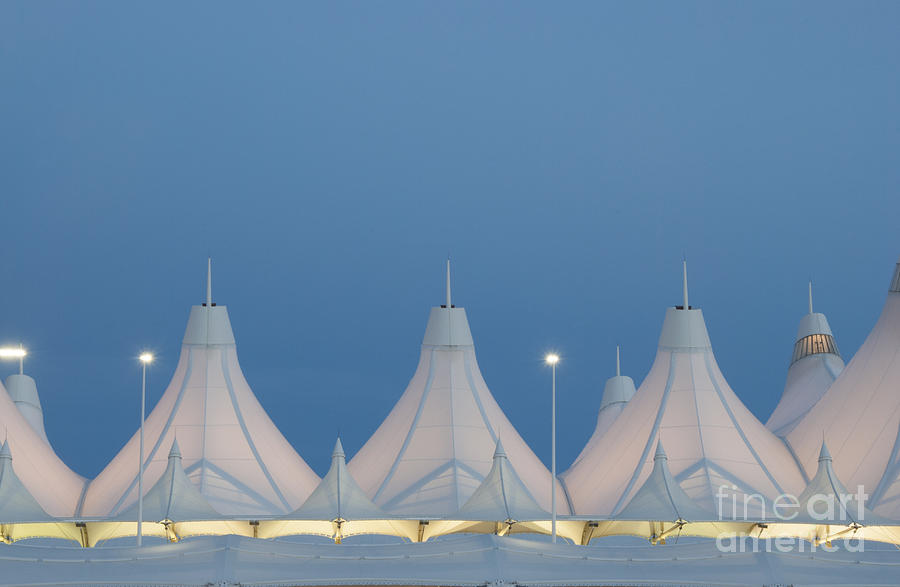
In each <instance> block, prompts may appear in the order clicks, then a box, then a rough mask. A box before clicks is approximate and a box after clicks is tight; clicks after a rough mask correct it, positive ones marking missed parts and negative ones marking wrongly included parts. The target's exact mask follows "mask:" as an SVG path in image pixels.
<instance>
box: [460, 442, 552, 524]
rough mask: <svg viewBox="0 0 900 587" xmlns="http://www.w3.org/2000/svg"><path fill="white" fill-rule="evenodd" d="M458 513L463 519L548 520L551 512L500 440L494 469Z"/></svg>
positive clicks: (492, 468) (495, 453)
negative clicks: (518, 471) (519, 472)
mask: <svg viewBox="0 0 900 587" xmlns="http://www.w3.org/2000/svg"><path fill="white" fill-rule="evenodd" d="M455 517H458V518H459V519H460V520H479V521H491V522H497V521H500V522H525V521H536V520H548V519H549V518H550V514H548V513H547V511H546V510H545V509H543V508H542V507H541V506H539V505H538V503H537V502H536V501H535V500H534V498H533V497H532V496H531V493H530V492H529V491H528V488H527V487H525V484H524V483H522V480H521V479H520V478H519V476H518V475H517V474H516V471H515V469H514V468H513V466H512V465H511V464H510V462H509V458H508V457H507V456H506V451H504V450H503V445H502V444H501V443H500V441H499V440H498V441H497V447H496V449H495V450H494V463H493V465H491V470H490V471H489V472H488V474H487V476H486V477H485V478H484V481H482V482H481V485H479V486H478V489H476V490H475V493H473V494H472V496H471V497H470V498H469V499H468V501H466V503H465V504H463V506H462V507H461V508H459V512H457V514H456V516H455Z"/></svg>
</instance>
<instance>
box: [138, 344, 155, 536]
mask: <svg viewBox="0 0 900 587" xmlns="http://www.w3.org/2000/svg"><path fill="white" fill-rule="evenodd" d="M138 358H139V359H140V360H141V443H140V444H141V446H140V450H139V452H140V454H139V455H138V460H139V462H138V519H137V545H138V546H140V545H141V540H142V538H143V532H142V530H143V529H142V528H141V526H142V524H143V523H144V407H145V406H146V403H147V400H146V398H147V365H149V364H150V363H152V362H153V355H151V354H150V353H141V356H140V357H138Z"/></svg>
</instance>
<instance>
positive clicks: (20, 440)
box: [0, 384, 137, 517]
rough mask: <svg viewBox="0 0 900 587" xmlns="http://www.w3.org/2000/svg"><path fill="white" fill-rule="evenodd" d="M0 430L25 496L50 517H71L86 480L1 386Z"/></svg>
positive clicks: (0, 385)
mask: <svg viewBox="0 0 900 587" xmlns="http://www.w3.org/2000/svg"><path fill="white" fill-rule="evenodd" d="M0 430H3V431H4V433H5V435H6V439H7V442H8V443H9V448H10V450H11V452H12V453H13V454H15V455H16V475H17V477H18V479H19V480H21V483H22V485H24V486H25V488H26V489H27V490H28V493H30V494H31V495H32V496H33V497H34V499H35V500H36V501H37V502H38V503H39V504H40V506H41V507H42V508H43V509H44V511H46V512H47V513H48V514H50V515H51V516H57V517H67V516H72V515H74V514H75V510H76V508H77V506H78V500H79V499H80V498H81V496H82V494H83V493H84V487H85V485H86V483H87V480H86V479H85V478H84V477H82V476H80V475H78V474H77V473H75V472H74V471H72V470H71V469H70V468H69V467H67V466H66V465H65V463H63V462H62V460H60V458H59V457H58V456H57V455H56V453H55V452H54V451H53V448H52V447H51V446H50V444H49V443H47V441H46V440H45V438H44V436H41V435H40V433H39V432H37V431H36V430H35V429H34V427H33V426H32V425H31V424H30V423H29V422H28V420H27V419H26V418H25V417H24V416H23V415H22V412H20V411H19V409H18V408H17V407H16V404H15V402H14V401H13V399H12V398H11V397H10V395H9V393H8V392H7V391H6V388H5V387H4V386H3V385H2V384H0ZM135 462H137V460H136V459H135ZM135 469H137V465H135Z"/></svg>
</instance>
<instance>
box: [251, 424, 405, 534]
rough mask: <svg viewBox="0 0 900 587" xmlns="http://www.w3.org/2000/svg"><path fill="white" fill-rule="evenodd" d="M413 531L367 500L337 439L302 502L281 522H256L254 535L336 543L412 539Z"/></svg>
mask: <svg viewBox="0 0 900 587" xmlns="http://www.w3.org/2000/svg"><path fill="white" fill-rule="evenodd" d="M416 530H417V523H416V522H415V521H407V520H396V519H392V517H391V516H389V515H387V514H385V513H384V512H383V511H382V510H381V508H379V507H378V506H377V505H375V504H374V503H373V502H372V500H371V499H369V498H368V496H367V495H366V494H365V492H364V491H363V490H362V489H361V488H360V487H359V485H358V484H357V483H356V481H355V480H354V479H353V476H352V475H351V474H350V471H348V470H347V462H346V459H345V456H344V447H343V445H342V444H341V439H340V438H338V439H337V442H336V443H335V445H334V452H332V455H331V467H330V468H329V469H328V473H326V474H325V477H323V478H322V481H321V482H320V483H319V486H318V487H316V489H315V490H314V491H313V492H312V494H311V495H310V496H309V498H308V499H307V500H306V502H304V504H303V505H302V506H300V508H299V509H297V510H296V511H294V512H292V513H290V514H288V515H287V516H285V517H284V519H278V520H268V521H264V522H260V528H259V532H258V536H259V537H260V538H275V537H278V536H288V535H291V534H319V535H323V536H330V537H332V538H333V539H334V540H335V541H337V542H340V541H341V540H342V539H343V538H345V537H348V536H352V535H355V534H385V535H390V536H402V537H404V538H409V539H410V540H413V539H415V537H416Z"/></svg>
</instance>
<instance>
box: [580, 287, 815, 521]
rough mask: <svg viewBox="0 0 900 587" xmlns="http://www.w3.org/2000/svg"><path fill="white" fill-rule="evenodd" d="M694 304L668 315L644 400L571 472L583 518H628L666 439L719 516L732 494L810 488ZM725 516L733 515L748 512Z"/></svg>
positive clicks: (682, 475)
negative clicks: (723, 361)
mask: <svg viewBox="0 0 900 587" xmlns="http://www.w3.org/2000/svg"><path fill="white" fill-rule="evenodd" d="M686 289H687V287H686V286H685V290H686ZM685 298H687V295H685ZM685 302H686V303H685V305H684V306H683V307H678V308H669V309H668V310H666V317H665V321H664V323H663V328H662V333H661V335H660V339H659V347H658V350H657V354H656V359H655V360H654V362H653V366H652V367H651V369H650V373H649V374H648V375H647V378H646V379H645V380H644V382H643V383H642V384H641V387H640V388H639V389H638V390H637V392H636V393H635V395H634V397H633V398H632V399H631V401H629V402H628V404H627V406H626V407H625V409H624V410H623V411H622V413H621V415H620V416H619V417H618V418H617V419H616V421H615V422H614V423H613V425H612V426H611V427H610V429H609V430H608V431H607V432H606V434H604V435H603V437H602V438H601V439H600V441H599V442H598V443H597V444H596V445H595V446H594V447H593V448H592V450H591V451H590V452H589V453H586V454H584V455H583V456H582V457H581V458H580V459H579V460H577V461H576V462H575V464H574V465H573V466H572V468H571V469H569V470H568V471H566V472H565V473H564V474H563V480H564V481H565V485H566V488H567V490H568V491H569V496H570V497H571V498H572V502H573V504H574V507H575V511H576V513H578V514H580V515H615V514H618V513H619V512H621V511H622V509H623V508H624V507H625V505H626V504H627V503H628V502H629V501H631V499H632V497H633V496H634V495H635V493H636V492H637V491H638V488H640V486H641V484H642V482H643V481H644V480H645V479H646V478H647V477H648V476H649V475H650V473H651V471H652V468H653V463H652V451H653V448H654V446H655V445H656V443H657V442H658V441H659V440H662V441H663V442H665V444H666V446H668V447H669V457H668V465H669V467H670V468H671V471H672V474H673V475H674V478H675V480H676V481H678V484H679V485H680V486H681V487H682V489H684V491H685V493H686V494H687V495H688V496H689V497H690V498H691V499H692V500H694V501H695V502H696V503H697V504H698V505H700V506H701V507H703V508H704V509H706V510H707V511H708V512H710V515H717V514H718V511H719V508H717V504H718V502H720V501H721V500H720V498H718V497H717V496H718V495H719V494H720V493H722V492H724V493H726V494H727V495H729V499H728V502H729V503H730V502H731V499H730V496H731V495H732V494H737V495H752V494H761V495H763V496H766V497H769V498H772V497H774V496H775V495H778V494H780V493H782V492H784V491H794V492H799V491H800V490H801V489H802V487H803V485H804V482H803V478H802V476H801V475H800V472H799V470H798V468H797V466H796V464H795V463H794V460H793V458H792V457H791V455H790V453H789V452H788V451H787V449H786V448H785V446H784V445H783V444H782V442H781V441H780V440H779V439H778V438H777V437H775V436H774V435H773V434H772V433H771V432H769V431H768V430H767V429H766V428H765V427H764V426H763V425H762V423H760V422H759V421H758V420H757V419H756V418H755V417H754V416H753V414H752V413H751V412H750V411H749V410H748V409H747V408H746V407H745V406H744V405H743V404H742V403H741V401H740V399H738V397H737V396H736V395H735V393H734V392H733V391H732V390H731V388H730V387H729V385H728V382H727V381H726V380H725V377H724V376H723V375H722V373H721V371H720V370H719V366H718V364H717V363H716V358H715V355H714V354H713V350H712V346H711V344H710V341H709V335H708V334H707V331H706V324H705V322H704V320H703V314H702V312H701V311H700V310H699V309H694V308H691V307H690V306H689V305H688V304H687V299H685ZM751 506H754V507H759V502H758V501H754V502H753V503H752V504H751ZM722 513H723V514H724V517H726V518H733V517H742V516H744V513H745V512H743V511H739V512H736V515H735V513H733V512H730V511H726V512H722ZM760 514H761V512H756V511H753V510H752V509H751V510H749V511H748V513H747V515H749V516H753V517H756V516H759V515H760Z"/></svg>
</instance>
